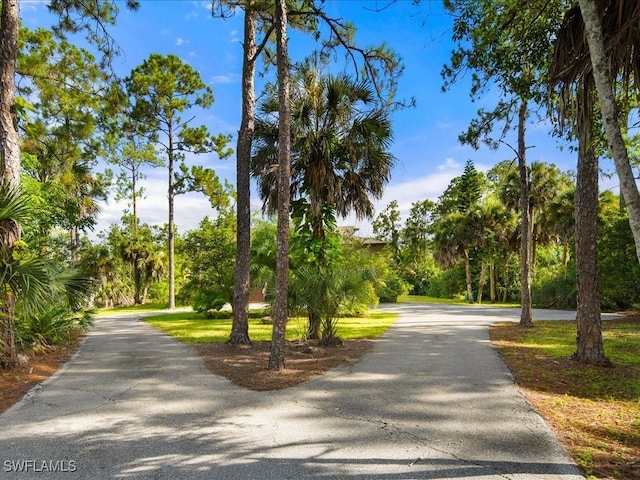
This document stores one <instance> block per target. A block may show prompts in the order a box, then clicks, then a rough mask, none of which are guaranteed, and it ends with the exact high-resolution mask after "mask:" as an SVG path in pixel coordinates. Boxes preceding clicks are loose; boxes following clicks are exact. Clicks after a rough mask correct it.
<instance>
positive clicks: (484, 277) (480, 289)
mask: <svg viewBox="0 0 640 480" xmlns="http://www.w3.org/2000/svg"><path fill="white" fill-rule="evenodd" d="M486 283H487V262H486V261H485V260H483V261H482V266H481V267H480V280H478V298H477V300H476V302H477V303H482V293H483V292H484V286H485V284H486Z"/></svg>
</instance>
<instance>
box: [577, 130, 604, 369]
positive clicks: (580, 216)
mask: <svg viewBox="0 0 640 480" xmlns="http://www.w3.org/2000/svg"><path fill="white" fill-rule="evenodd" d="M582 123H585V122H582ZM579 128H580V129H581V130H584V132H582V134H581V136H580V153H579V156H578V172H577V178H576V206H575V208H576V212H575V218H576V275H577V304H578V305H577V312H576V323H577V330H578V335H577V339H576V343H577V350H576V352H575V353H574V354H573V357H572V358H573V359H574V360H577V361H579V362H582V363H589V364H593V365H608V364H609V363H610V362H609V360H608V359H607V357H606V356H605V354H604V347H603V345H602V331H601V318H600V289H599V286H598V257H597V249H596V246H597V238H598V237H597V226H598V159H597V157H596V154H595V151H594V148H593V145H592V138H591V133H590V131H591V124H590V123H589V124H588V125H581V126H580V127H579Z"/></svg>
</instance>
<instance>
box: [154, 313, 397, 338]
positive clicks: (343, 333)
mask: <svg viewBox="0 0 640 480" xmlns="http://www.w3.org/2000/svg"><path fill="white" fill-rule="evenodd" d="M397 319H398V314H396V313H386V312H371V313H369V314H368V315H366V316H364V317H347V318H340V320H339V321H338V335H339V336H340V338H342V339H344V340H355V339H362V338H375V337H378V336H380V335H382V334H383V333H384V332H385V331H386V330H387V329H388V328H389V327H390V326H391V325H393V324H394V322H395V321H396V320H397ZM144 320H145V321H146V322H148V323H150V324H151V325H153V326H155V327H157V328H159V329H160V330H162V331H163V332H165V333H167V334H169V335H171V336H173V337H175V338H177V339H178V340H180V341H182V342H184V343H189V344H197V343H212V342H217V343H222V342H226V341H227V339H228V338H229V332H231V319H230V318H222V319H206V318H203V317H202V316H201V315H198V314H197V313H193V312H184V313H170V314H161V315H154V316H151V317H147V318H145V319H144ZM306 326H307V319H306V318H292V319H290V320H289V323H288V324H287V337H286V338H287V340H297V339H301V338H302V337H303V335H304V332H305V329H306ZM249 332H250V335H251V340H253V341H270V340H271V333H272V326H271V324H270V323H266V324H265V323H262V320H261V319H259V318H250V319H249Z"/></svg>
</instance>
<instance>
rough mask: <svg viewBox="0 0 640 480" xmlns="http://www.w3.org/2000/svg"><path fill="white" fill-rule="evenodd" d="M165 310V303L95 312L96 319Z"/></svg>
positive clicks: (103, 309)
mask: <svg viewBox="0 0 640 480" xmlns="http://www.w3.org/2000/svg"><path fill="white" fill-rule="evenodd" d="M166 308H167V304H166V303H145V304H144V305H131V306H127V307H114V308H99V309H98V310H97V311H96V316H97V317H105V316H108V315H113V314H114V313H118V314H119V313H148V312H155V311H157V310H164V309H166Z"/></svg>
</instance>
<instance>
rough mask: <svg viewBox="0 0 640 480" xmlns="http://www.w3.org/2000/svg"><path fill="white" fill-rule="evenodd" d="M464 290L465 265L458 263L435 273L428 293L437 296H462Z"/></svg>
mask: <svg viewBox="0 0 640 480" xmlns="http://www.w3.org/2000/svg"><path fill="white" fill-rule="evenodd" d="M464 290H465V284H464V266H463V265H461V264H458V265H456V266H454V267H452V268H449V269H447V270H442V271H440V272H438V273H437V274H436V275H434V276H433V277H432V278H431V281H430V282H429V288H427V295H428V296H430V297H437V298H455V297H460V292H463V291H464Z"/></svg>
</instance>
